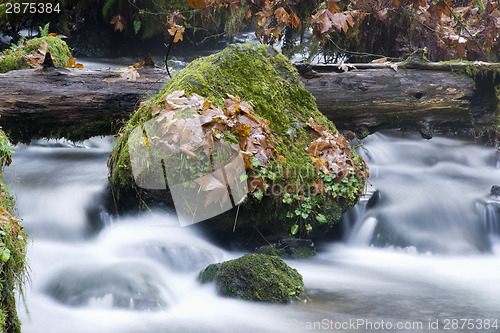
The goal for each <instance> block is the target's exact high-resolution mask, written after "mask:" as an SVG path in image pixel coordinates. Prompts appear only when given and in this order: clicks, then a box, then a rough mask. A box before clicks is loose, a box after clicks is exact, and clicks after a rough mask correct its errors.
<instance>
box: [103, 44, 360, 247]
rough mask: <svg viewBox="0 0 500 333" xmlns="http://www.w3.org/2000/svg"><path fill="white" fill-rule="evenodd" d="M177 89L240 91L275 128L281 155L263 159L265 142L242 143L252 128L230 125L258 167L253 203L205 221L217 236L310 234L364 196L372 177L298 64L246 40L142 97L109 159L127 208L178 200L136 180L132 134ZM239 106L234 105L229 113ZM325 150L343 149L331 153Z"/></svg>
mask: <svg viewBox="0 0 500 333" xmlns="http://www.w3.org/2000/svg"><path fill="white" fill-rule="evenodd" d="M174 91H184V94H185V96H190V95H191V94H198V95H200V96H202V97H203V98H205V99H206V100H209V101H211V104H213V105H215V106H221V108H225V107H228V106H227V105H228V102H227V101H226V102H225V99H226V98H228V96H229V95H232V96H238V97H239V98H241V100H243V101H246V102H248V103H249V104H250V105H251V106H252V107H253V111H251V112H252V113H253V114H254V115H255V117H257V118H259V119H261V120H262V122H264V123H266V124H268V127H269V129H270V136H269V138H268V139H269V142H271V145H272V146H273V147H274V148H273V149H272V150H273V151H274V153H273V154H274V155H273V157H271V158H268V159H266V160H267V161H266V163H264V162H263V161H262V159H259V158H255V156H257V157H258V154H257V153H256V149H257V150H258V149H260V148H262V147H260V148H259V144H256V143H255V144H254V148H255V149H253V148H252V149H249V150H246V151H245V148H244V147H242V141H243V138H242V137H243V136H245V135H248V133H246V134H241V133H240V132H238V131H235V132H234V133H232V132H231V133H229V132H230V128H229V127H228V128H226V132H228V133H226V137H227V138H229V139H231V137H232V140H233V141H235V142H238V140H239V142H240V148H241V149H242V151H244V153H245V154H247V156H248V154H251V155H252V154H253V155H252V156H254V157H252V158H250V162H251V163H252V164H253V167H252V168H248V165H245V168H246V173H247V176H248V180H249V192H250V194H249V195H248V196H247V198H246V200H245V202H244V203H243V204H241V205H240V206H239V207H238V209H236V208H235V209H232V210H230V211H227V212H226V213H224V214H222V215H219V216H216V217H215V218H213V219H211V220H210V221H207V222H205V223H203V225H205V226H208V227H209V228H210V230H211V231H213V232H214V234H216V235H217V236H223V237H224V236H229V237H230V238H233V237H238V235H245V237H247V238H248V237H250V236H251V235H250V233H255V232H258V234H255V235H256V236H255V237H253V239H254V240H257V239H258V240H259V241H262V240H263V237H261V235H262V236H264V237H265V238H267V239H268V240H277V239H279V238H282V237H284V236H287V235H289V234H293V235H296V236H298V235H300V236H302V237H306V236H307V235H309V234H310V232H311V230H312V229H314V228H316V227H317V226H319V225H327V224H328V223H335V222H336V221H338V220H339V219H340V217H341V214H342V213H343V212H344V211H345V210H346V209H348V208H350V207H352V205H353V204H354V203H355V202H356V201H357V199H358V196H359V195H362V193H363V191H364V186H365V177H366V176H367V172H366V166H365V164H364V162H363V161H362V159H361V157H359V156H358V155H357V154H356V153H355V152H354V150H352V149H351V148H350V147H349V146H348V145H347V141H346V140H345V139H344V138H343V137H342V136H341V135H340V134H338V132H337V130H336V128H335V126H334V125H333V124H332V123H331V122H330V121H329V120H328V119H326V117H325V116H324V115H323V114H321V113H320V112H319V111H318V109H317V107H316V104H315V101H314V97H313V96H312V95H311V94H310V93H309V92H308V91H306V90H305V89H304V88H303V84H302V83H301V82H300V80H299V77H298V73H297V71H296V69H295V67H294V66H293V65H291V64H290V62H289V61H288V59H287V58H286V57H284V56H283V55H281V54H278V53H277V52H276V51H275V50H274V49H272V48H266V47H265V46H249V45H244V44H238V45H231V46H229V47H228V48H226V49H225V50H223V51H222V52H219V53H217V54H214V55H211V56H208V57H205V58H200V59H197V60H195V61H193V62H192V63H191V64H189V65H188V66H187V67H186V68H185V69H184V70H182V71H181V72H179V73H177V74H176V75H175V76H174V77H173V78H172V79H171V80H170V81H169V82H168V83H167V84H166V85H165V87H164V88H163V89H162V90H161V91H160V92H159V94H157V95H156V96H153V97H151V98H150V99H149V100H148V101H146V102H144V103H142V105H141V106H140V107H139V109H138V110H137V111H136V112H135V114H134V115H133V116H132V118H131V119H130V120H129V122H128V124H127V125H126V126H125V127H124V130H123V131H122V133H121V137H120V139H119V140H118V142H117V145H116V147H115V149H114V150H113V153H112V156H111V158H110V160H109V162H108V165H109V168H110V185H111V189H112V193H113V195H114V199H115V203H116V204H117V205H118V208H119V209H125V210H126V209H130V208H132V207H137V206H138V205H139V204H142V205H143V206H148V207H152V206H158V205H160V206H162V205H163V206H165V205H166V206H172V198H171V197H170V196H169V193H168V191H165V190H148V189H143V188H139V187H138V186H136V183H135V181H134V178H133V173H132V169H131V162H130V154H129V148H130V147H129V141H128V139H129V138H130V136H131V133H133V130H134V129H135V128H136V127H137V126H139V125H142V124H144V123H145V122H148V121H149V120H151V119H152V118H154V115H158V113H159V112H161V111H160V110H165V109H168V108H167V107H166V106H165V105H166V103H167V101H166V99H167V98H169V97H168V96H172V95H171V94H172V93H173V92H174ZM224 103H226V105H225V104H224ZM230 103H233V102H232V101H231V102H230ZM230 103H229V104H230ZM237 109H238V110H241V108H237ZM233 110H235V108H233ZM231 112H232V111H229V109H226V115H227V114H229V113H231ZM266 126H267V125H265V126H263V127H266ZM222 130H224V129H222ZM251 130H252V131H253V128H252V129H251ZM217 131H221V130H220V128H217ZM262 131H264V132H265V131H267V130H264V129H262ZM223 132H224V131H223ZM243 132H244V131H243ZM233 134H234V135H233ZM253 134H254V133H253V132H251V135H253ZM266 140H267V139H266ZM318 140H320V141H318ZM321 140H322V141H321ZM144 142H146V141H144ZM144 142H143V143H144ZM146 143H147V144H146V145H145V146H144V149H145V151H146V149H147V148H146V147H148V148H149V147H150V145H149V141H147V142H146ZM306 149H307V150H306ZM325 149H330V150H331V151H335V152H336V153H335V154H337V155H335V154H327V153H324V152H325V151H326V150H325ZM270 150H271V149H270ZM135 154H137V153H135ZM247 162H248V161H247ZM245 164H248V163H245ZM332 166H334V167H333V169H334V170H332V168H331V167H332ZM250 180H252V181H257V186H252V185H251V184H250ZM263 183H264V184H263ZM233 230H236V231H237V232H236V233H234V232H233ZM253 245H256V244H253Z"/></svg>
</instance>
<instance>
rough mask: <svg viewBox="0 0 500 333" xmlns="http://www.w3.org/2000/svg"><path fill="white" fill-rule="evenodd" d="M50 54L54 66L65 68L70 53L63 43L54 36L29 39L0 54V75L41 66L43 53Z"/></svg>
mask: <svg viewBox="0 0 500 333" xmlns="http://www.w3.org/2000/svg"><path fill="white" fill-rule="evenodd" d="M46 51H48V52H50V54H51V56H52V61H53V62H54V65H55V66H58V67H66V65H67V63H68V59H69V58H71V51H70V49H69V47H68V45H67V44H66V42H65V41H63V40H61V39H60V38H59V37H56V36H45V37H39V38H33V39H29V40H27V41H24V42H22V43H20V44H19V45H17V46H16V47H13V48H11V49H9V50H6V51H4V52H3V53H0V73H5V72H8V71H11V70H16V69H28V68H32V64H41V63H42V62H43V58H44V55H45V52H46Z"/></svg>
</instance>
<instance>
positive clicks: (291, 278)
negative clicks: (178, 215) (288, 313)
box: [199, 254, 304, 303]
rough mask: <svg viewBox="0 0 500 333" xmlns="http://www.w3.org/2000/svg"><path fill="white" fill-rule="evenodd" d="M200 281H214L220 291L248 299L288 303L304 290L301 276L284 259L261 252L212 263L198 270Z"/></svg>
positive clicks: (225, 294)
mask: <svg viewBox="0 0 500 333" xmlns="http://www.w3.org/2000/svg"><path fill="white" fill-rule="evenodd" d="M199 280H200V281H201V282H202V283H207V282H215V285H216V287H217V290H218V291H219V293H220V294H222V295H224V296H228V297H234V298H241V299H244V300H249V301H259V302H273V303H288V302H290V301H292V300H294V299H298V298H299V296H300V295H301V294H302V293H303V291H304V282H303V280H302V276H301V275H300V274H299V272H297V270H296V269H293V268H291V267H289V266H288V265H287V264H286V263H285V262H284V261H283V260H281V259H279V258H277V257H273V256H268V255H264V254H246V255H244V256H243V257H241V258H238V259H234V260H230V261H226V262H223V263H219V264H212V265H209V266H208V267H207V268H205V269H204V270H203V271H201V273H200V276H199Z"/></svg>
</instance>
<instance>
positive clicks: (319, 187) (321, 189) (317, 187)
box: [313, 179, 326, 194]
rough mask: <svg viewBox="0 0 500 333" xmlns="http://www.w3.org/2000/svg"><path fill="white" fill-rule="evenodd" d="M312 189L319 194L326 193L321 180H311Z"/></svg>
mask: <svg viewBox="0 0 500 333" xmlns="http://www.w3.org/2000/svg"><path fill="white" fill-rule="evenodd" d="M313 189H314V193H316V194H321V193H326V190H325V186H324V184H323V180H321V179H320V180H318V182H315V181H314V180H313Z"/></svg>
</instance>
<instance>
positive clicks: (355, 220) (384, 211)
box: [5, 133, 500, 333]
mask: <svg viewBox="0 0 500 333" xmlns="http://www.w3.org/2000/svg"><path fill="white" fill-rule="evenodd" d="M110 150H111V142H110V140H108V139H92V140H88V141H86V142H84V143H83V144H78V145H72V144H69V143H66V142H61V141H58V143H54V142H52V143H51V144H47V143H45V144H40V143H39V144H34V145H31V146H30V147H25V146H19V147H18V148H17V150H16V152H15V155H14V161H13V164H12V165H11V166H10V167H8V168H7V169H6V172H5V180H6V181H7V182H8V184H9V185H10V189H11V192H13V193H14V194H15V195H16V196H17V204H18V214H19V216H20V217H22V218H23V219H24V225H25V227H26V230H27V232H28V233H29V235H30V239H31V242H30V246H29V253H28V260H29V263H30V266H31V272H30V275H31V283H30V284H28V285H27V286H26V290H25V295H26V299H25V303H26V306H25V305H24V304H23V302H22V301H21V302H19V306H18V311H19V315H20V317H21V320H22V323H23V327H22V330H23V332H24V333H48V332H51V333H68V332H70V333H90V332H92V333H97V332H102V333H114V332H116V333H118V332H119V333H129V332H130V333H132V332H133V333H138V332H148V333H149V332H151V333H157V332H158V333H159V332H162V333H163V332H294V331H312V329H309V328H317V329H318V330H323V331H331V332H375V331H377V332H384V331H386V332H429V331H432V332H476V331H481V330H480V329H477V327H478V326H477V325H478V324H477V323H479V322H481V323H482V324H484V323H485V320H490V321H491V323H494V320H495V319H496V320H497V321H499V322H498V325H500V311H499V309H500V241H499V240H498V239H497V236H499V235H498V232H497V231H498V230H500V226H499V224H500V217H499V216H500V204H499V203H498V202H497V201H495V200H494V199H492V198H488V193H489V190H490V188H491V186H492V185H495V184H497V185H500V169H499V168H498V164H499V163H498V161H499V158H498V155H497V153H496V151H495V150H494V149H493V148H491V147H490V148H487V147H483V146H481V145H475V144H473V143H471V142H468V141H463V140H461V139H457V138H450V137H444V138H443V137H436V138H433V139H432V140H429V141H426V140H423V139H420V138H419V137H417V136H414V135H410V136H405V137H401V136H396V135H394V133H385V134H380V133H379V134H374V135H372V136H370V137H368V138H367V139H366V140H365V144H364V145H363V146H362V147H361V148H360V152H361V153H362V154H363V155H364V156H365V158H366V160H367V162H368V164H369V166H370V168H371V173H372V177H371V179H370V182H371V184H373V187H370V188H369V192H370V193H371V194H372V193H373V192H374V191H375V190H376V189H377V190H379V192H378V194H377V195H378V200H375V199H372V200H370V202H369V204H368V208H365V206H366V205H367V202H368V198H367V199H364V200H362V202H361V203H360V204H359V205H358V206H357V207H356V208H355V209H354V210H353V211H351V212H350V213H348V214H346V216H345V218H344V221H343V222H342V223H344V224H345V226H346V227H345V229H346V230H347V233H346V236H345V239H346V240H345V241H344V242H340V243H329V244H326V245H323V246H322V247H321V248H320V249H319V254H318V255H317V256H316V257H314V258H310V259H307V260H289V261H287V262H288V263H289V264H290V265H291V266H293V267H295V268H297V269H298V270H299V272H300V273H301V274H302V275H303V276H304V281H305V286H306V290H307V295H308V297H309V301H307V302H305V303H303V302H295V303H292V304H288V305H273V304H259V303H251V302H246V301H239V300H232V299H227V298H223V297H220V296H218V295H217V294H216V293H215V291H214V289H213V287H212V286H209V285H205V286H202V285H200V284H199V283H198V282H197V281H196V277H197V275H198V273H199V271H200V269H202V268H204V267H205V266H206V265H208V264H209V263H212V262H220V261H223V260H228V259H231V258H234V257H238V256H240V255H241V253H233V252H228V251H226V250H223V249H220V248H218V247H216V246H215V245H213V244H210V243H209V242H208V241H207V240H206V239H205V238H204V236H203V235H202V234H199V233H197V232H195V231H194V230H193V229H192V228H181V227H179V226H178V223H177V222H176V220H175V218H174V217H172V216H170V215H167V214H165V213H159V212H156V213H142V214H139V215H135V216H128V217H123V218H118V219H110V218H109V216H108V215H107V214H106V212H105V211H103V209H102V207H101V204H100V201H101V197H100V195H101V194H102V192H103V191H104V189H105V187H106V182H107V168H106V161H107V158H108V156H109V153H110ZM102 225H103V226H102ZM100 226H102V229H101V227H100ZM495 233H497V235H495ZM374 244H375V245H374ZM26 307H27V309H28V311H29V312H27V311H26ZM452 319H471V320H474V322H467V323H468V324H471V323H472V324H473V325H476V326H474V327H475V329H473V330H471V329H467V328H461V327H458V328H456V329H454V330H451V328H452V326H451V323H452V322H451V320H452ZM436 320H438V321H439V322H438V326H437V329H434V327H433V329H432V330H431V329H430V328H429V327H430V325H431V324H433V325H434V323H435V322H436ZM447 320H448V321H449V322H447ZM382 322H383V323H384V325H385V326H383V327H382V326H381V323H382ZM353 323H355V324H356V325H358V324H359V326H353ZM447 323H448V324H449V327H448V328H450V329H446V328H447V327H446V324H447ZM370 324H371V326H370ZM389 324H390V325H391V326H390V327H389V326H388V325H389ZM374 325H375V326H374ZM377 325H378V326H377ZM376 327H378V329H375V328H376ZM487 331H495V329H490V330H487Z"/></svg>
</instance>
